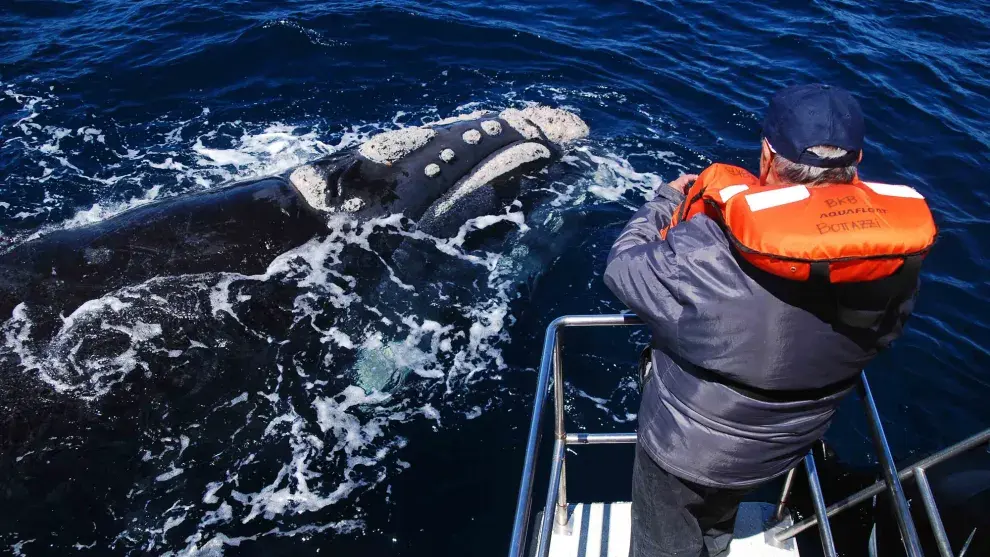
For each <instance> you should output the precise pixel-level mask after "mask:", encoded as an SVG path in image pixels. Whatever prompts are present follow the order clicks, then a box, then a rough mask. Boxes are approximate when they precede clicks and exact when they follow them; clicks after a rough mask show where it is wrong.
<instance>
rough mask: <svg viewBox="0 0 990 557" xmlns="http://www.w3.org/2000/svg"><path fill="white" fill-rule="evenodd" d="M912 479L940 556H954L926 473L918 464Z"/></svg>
mask: <svg viewBox="0 0 990 557" xmlns="http://www.w3.org/2000/svg"><path fill="white" fill-rule="evenodd" d="M914 481H915V482H917V483H918V491H920V492H921V501H922V502H923V503H924V504H925V512H927V513H928V522H930V523H931V526H932V532H934V533H935V543H937V544H938V552H939V553H940V554H941V555H942V557H955V556H954V555H953V553H952V546H951V545H949V536H948V535H946V533H945V525H944V524H942V517H941V516H940V515H939V513H938V506H937V505H936V504H935V495H934V494H933V493H932V486H931V485H930V484H929V483H928V474H926V473H925V469H924V468H922V467H920V466H916V467H915V468H914Z"/></svg>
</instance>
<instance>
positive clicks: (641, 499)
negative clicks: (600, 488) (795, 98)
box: [630, 445, 750, 557]
mask: <svg viewBox="0 0 990 557" xmlns="http://www.w3.org/2000/svg"><path fill="white" fill-rule="evenodd" d="M749 491H750V490H748V489H720V488H715V487H706V486H703V485H698V484H696V483H692V482H689V481H687V480H683V479H681V478H678V477H677V476H674V475H673V474H670V473H669V472H667V471H666V470H664V469H663V468H661V467H660V466H659V465H658V464H657V463H656V462H655V461H654V460H653V459H652V458H650V456H649V454H647V453H646V451H644V450H643V448H642V447H640V446H639V445H637V446H636V463H635V464H634V465H633V485H632V544H631V546H630V557H675V556H676V557H718V556H720V555H726V554H727V553H728V552H729V542H731V541H732V529H733V524H734V522H735V519H736V511H738V510H739V503H740V501H742V499H743V497H744V496H745V495H746V494H747V493H749Z"/></svg>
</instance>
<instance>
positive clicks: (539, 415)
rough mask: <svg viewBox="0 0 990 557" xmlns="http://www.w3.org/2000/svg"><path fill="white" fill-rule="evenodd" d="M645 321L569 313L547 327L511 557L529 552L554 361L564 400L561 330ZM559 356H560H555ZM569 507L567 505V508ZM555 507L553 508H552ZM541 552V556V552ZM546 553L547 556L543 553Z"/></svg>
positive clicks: (545, 533) (544, 533)
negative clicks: (535, 479) (535, 480)
mask: <svg viewBox="0 0 990 557" xmlns="http://www.w3.org/2000/svg"><path fill="white" fill-rule="evenodd" d="M642 324H643V322H642V321H641V320H640V319H639V318H638V317H636V316H635V315H565V316H563V317H558V318H557V319H554V320H553V322H551V323H550V325H549V326H548V327H547V333H546V336H545V337H544V340H543V355H542V357H541V359H540V372H539V374H538V375H537V378H536V398H535V399H534V401H533V417H532V419H530V423H529V438H528V441H527V442H526V460H525V462H524V463H523V474H522V482H521V483H520V485H519V496H518V497H517V498H516V516H515V519H514V520H513V523H512V541H511V543H510V546H509V555H510V557H523V556H524V555H525V551H526V538H527V533H528V531H529V511H530V504H531V502H532V500H533V477H534V476H535V475H536V454H537V449H538V448H539V445H540V434H541V427H542V425H543V407H544V406H545V405H546V398H547V390H548V389H549V385H550V367H551V362H553V367H554V368H555V369H554V372H555V373H554V375H555V380H556V382H555V385H554V386H555V388H556V390H557V391H560V394H559V396H555V397H554V398H555V400H557V399H559V400H560V401H561V402H562V401H563V397H564V395H563V391H564V390H563V386H562V385H561V383H562V381H561V379H559V378H558V377H557V376H562V373H563V372H562V370H561V367H560V365H559V364H560V361H559V352H560V351H559V345H558V344H557V330H558V329H561V328H563V327H593V326H615V325H642ZM555 355H556V356H555ZM563 406H564V405H563V404H562V403H559V404H557V408H558V413H559V415H560V418H559V420H558V422H557V425H559V426H560V428H559V430H558V431H559V432H561V433H562V432H563V425H564V424H563V421H564V420H563ZM633 440H634V441H635V434H633ZM558 442H560V443H562V444H563V443H566V434H565V436H564V440H563V441H561V440H560V438H559V436H558ZM563 454H564V453H561V455H562V456H561V461H563V459H564V457H563ZM561 477H563V470H561ZM555 489H556V486H551V487H550V490H551V491H552V490H555ZM561 493H562V494H564V495H563V497H564V503H565V505H566V497H567V496H566V493H564V491H563V490H561ZM565 508H566V507H565ZM551 509H552V507H551ZM546 514H549V513H547V512H546V509H544V522H546ZM541 534H542V535H541V536H540V539H541V540H542V539H543V538H547V542H546V544H547V545H546V547H547V549H548V550H549V547H550V542H549V537H550V531H549V529H547V530H545V531H544V530H543V529H541ZM537 555H541V554H540V553H537ZM542 555H545V553H543V554H542Z"/></svg>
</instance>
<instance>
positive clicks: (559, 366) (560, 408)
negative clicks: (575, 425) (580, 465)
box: [553, 333, 567, 533]
mask: <svg viewBox="0 0 990 557" xmlns="http://www.w3.org/2000/svg"><path fill="white" fill-rule="evenodd" d="M560 337H561V335H560V334H559V333H558V334H557V337H556V338H555V339H554V343H553V393H554V412H555V416H554V417H555V420H554V433H555V434H556V438H557V443H560V444H561V445H562V446H564V447H565V449H564V450H563V451H561V452H560V486H559V488H558V489H557V512H556V513H555V516H556V518H557V519H556V521H555V522H554V531H555V532H558V533H564V532H565V531H566V529H567V450H566V446H567V431H566V430H565V429H564V428H565V426H564V364H563V362H562V357H561V352H560Z"/></svg>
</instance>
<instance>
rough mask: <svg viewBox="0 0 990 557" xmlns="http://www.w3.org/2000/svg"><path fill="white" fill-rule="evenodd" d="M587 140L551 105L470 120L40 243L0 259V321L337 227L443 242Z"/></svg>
mask: <svg viewBox="0 0 990 557" xmlns="http://www.w3.org/2000/svg"><path fill="white" fill-rule="evenodd" d="M588 133H589V129H588V126H587V124H586V123H585V122H584V121H583V120H582V119H581V118H580V117H579V116H578V115H576V114H574V113H573V112H569V111H567V110H563V109H558V108H551V107H546V106H531V107H528V108H524V109H507V110H504V111H502V112H500V113H494V112H489V111H479V112H474V113H471V114H467V115H462V116H457V117H453V118H448V119H446V120H441V121H439V122H435V123H431V124H426V125H423V126H418V127H407V128H401V129H397V130H391V131H386V132H383V133H380V134H378V135H375V136H373V137H371V138H370V139H369V140H368V141H365V142H364V143H362V144H360V145H358V146H356V147H353V148H349V149H343V150H340V151H338V152H335V153H332V154H330V155H328V156H325V157H323V158H321V159H318V160H315V161H312V162H310V163H307V164H304V165H302V166H300V167H297V168H294V169H291V170H289V171H287V172H284V173H282V174H280V175H276V176H268V177H263V178H257V179H251V180H246V181H241V182H237V183H233V184H229V185H226V186H222V187H217V188H214V189H210V190H207V191H203V192H197V193H192V194H187V195H181V196H176V197H173V198H169V199H165V200H161V201H158V202H155V203H151V204H148V205H144V206H141V207H137V208H134V209H131V210H128V211H125V212H123V213H120V214H118V215H116V216H113V217H111V218H109V219H106V220H104V221H101V222H97V223H94V224H89V225H85V226H80V227H75V228H69V229H62V230H56V231H52V232H49V233H46V234H42V235H40V236H39V237H36V238H34V239H31V240H28V241H25V242H22V243H20V244H18V245H15V246H13V247H12V248H11V249H9V250H8V251H6V253H3V254H2V255H0V321H4V320H7V319H10V317H11V315H12V313H13V312H14V311H15V309H17V308H18V307H20V308H21V310H22V311H27V312H31V318H32V319H34V320H35V321H36V322H40V321H43V320H44V319H45V318H47V319H48V320H50V321H52V322H53V323H55V322H57V321H58V318H59V317H62V318H63V319H64V316H65V315H69V314H71V312H72V311H74V310H75V309H76V308H78V307H80V306H81V305H82V304H83V303H85V302H86V301H88V300H94V299H98V298H100V297H101V296H105V295H107V294H108V293H110V292H114V291H116V290H118V289H120V288H123V287H126V286H129V285H134V284H139V283H142V282H144V281H147V280H149V279H152V278H154V277H160V276H174V275H184V274H199V273H209V272H237V273H242V274H254V273H258V272H261V271H263V270H264V269H265V267H266V266H267V265H268V264H269V263H270V262H271V261H272V260H273V259H274V258H275V257H277V256H278V255H279V254H281V253H284V252H286V251H288V250H290V249H292V248H294V247H297V246H299V245H301V244H303V243H305V242H307V241H309V240H310V239H312V238H314V237H317V236H319V235H321V234H325V233H326V232H327V230H328V226H334V225H337V224H339V223H340V222H341V219H344V220H347V221H367V220H369V219H374V218H381V217H383V216H386V215H397V214H398V215H401V216H402V218H404V219H408V220H409V221H411V222H412V223H415V227H416V229H417V230H419V231H421V232H422V233H425V234H429V235H433V236H445V235H450V234H452V233H454V232H456V231H457V230H458V228H459V227H460V226H462V225H463V224H464V222H465V221H466V220H468V219H471V218H474V217H477V216H480V215H485V214H493V213H496V212H499V211H502V210H503V209H505V208H506V207H508V205H509V204H510V203H512V201H513V200H514V199H515V198H516V196H517V195H518V192H519V187H520V181H521V178H522V177H523V176H527V175H531V174H533V173H536V172H538V171H540V170H542V169H545V168H546V167H548V166H549V165H550V164H552V163H553V162H554V161H557V160H559V159H560V158H561V156H562V154H563V153H564V150H565V149H566V148H567V147H568V146H569V145H571V144H572V143H574V142H575V141H578V140H580V139H583V138H584V137H586V136H587V135H588ZM393 243H394V244H393V245H388V246H384V247H383V248H382V249H381V250H378V251H384V252H385V254H386V255H390V254H392V253H393V252H396V251H400V252H402V251H403V250H402V248H403V246H402V245H401V244H402V242H401V238H399V239H396V240H393ZM403 258H404V259H406V260H410V259H415V255H414V254H410V253H407V252H404V253H403Z"/></svg>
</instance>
